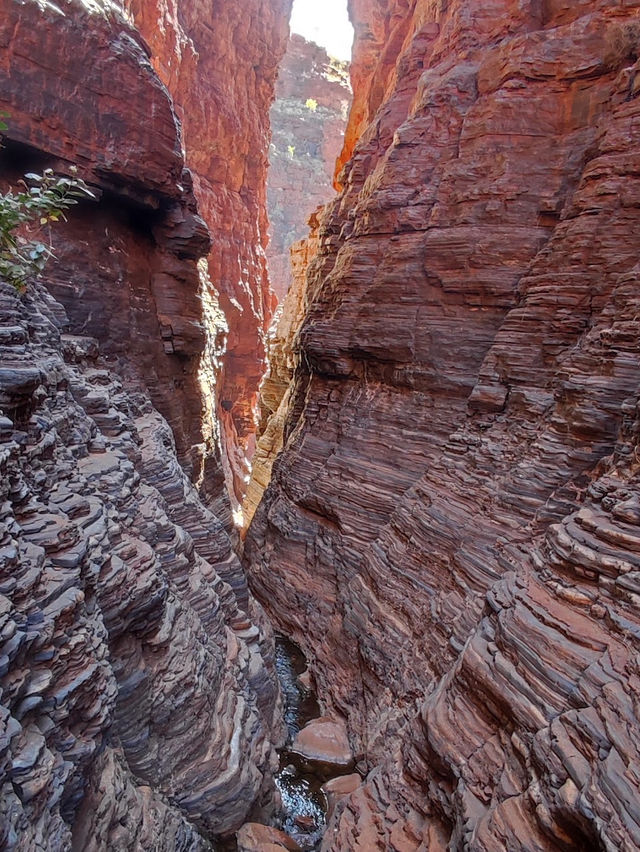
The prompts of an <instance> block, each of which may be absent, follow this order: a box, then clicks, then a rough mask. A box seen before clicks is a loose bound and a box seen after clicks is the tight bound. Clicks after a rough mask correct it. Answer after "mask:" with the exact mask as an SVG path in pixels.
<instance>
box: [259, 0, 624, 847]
mask: <svg viewBox="0 0 640 852" xmlns="http://www.w3.org/2000/svg"><path fill="white" fill-rule="evenodd" d="M353 5H354V10H355V18H356V25H357V32H356V48H355V52H354V58H355V67H354V70H353V79H354V80H355V92H354V102H355V104H356V109H362V110H364V111H363V112H362V116H364V118H363V117H362V116H361V117H360V118H358V114H357V113H356V117H355V119H354V121H355V122H356V124H355V125H352V127H353V126H355V127H357V122H358V121H362V122H363V124H362V125H361V127H365V126H366V128H365V129H364V130H363V131H362V132H361V131H360V130H358V131H357V133H356V135H357V136H359V141H358V143H357V145H356V147H355V150H354V155H353V157H352V159H351V160H350V162H349V163H348V164H347V165H346V168H345V170H344V171H343V172H342V175H341V177H340V181H341V183H342V185H343V186H344V191H343V194H342V196H341V197H340V198H339V199H338V200H337V201H336V202H335V203H334V204H332V205H331V206H329V208H328V209H327V210H326V212H325V214H324V216H323V218H322V219H321V222H320V228H319V232H318V239H319V250H318V254H317V257H316V259H315V260H314V261H313V262H312V264H311V266H310V269H309V272H308V282H307V289H306V294H305V296H304V298H305V315H304V320H303V323H302V326H301V329H300V331H299V335H298V338H297V341H291V340H290V342H289V346H290V347H292V348H293V349H294V350H295V349H297V354H296V359H295V362H296V363H295V381H294V383H293V385H292V387H291V389H290V391H289V393H290V394H291V402H290V405H289V408H288V414H287V419H286V423H285V436H286V445H285V449H284V451H283V453H282V454H281V455H280V457H279V458H278V460H277V461H276V464H275V465H274V474H273V479H272V482H271V485H270V486H269V488H268V490H267V492H266V494H265V496H264V498H263V500H262V503H261V505H260V507H259V508H258V511H257V513H256V515H255V518H254V521H253V524H252V526H251V528H250V530H249V534H248V537H247V542H246V549H245V553H246V556H247V564H248V565H250V566H251V571H252V576H253V581H252V582H253V586H254V588H255V589H256V591H257V593H258V595H259V597H260V598H261V599H262V600H263V601H264V602H265V604H266V606H267V608H268V611H269V613H270V614H271V616H272V618H273V619H274V620H275V621H276V622H277V623H278V624H279V625H280V627H281V629H283V630H284V631H285V632H286V633H288V634H289V635H291V636H292V637H293V638H294V639H295V641H297V642H299V643H300V644H301V645H302V646H303V647H304V649H305V650H306V651H307V653H309V654H310V655H311V656H312V657H314V658H315V667H314V670H315V675H316V679H317V681H318V683H319V693H320V694H322V695H324V696H328V701H329V703H330V704H331V705H332V706H333V710H334V712H338V713H341V714H343V715H344V716H345V717H346V718H347V720H348V723H349V728H350V731H351V737H352V744H353V745H354V746H355V751H356V753H358V752H360V753H362V754H363V755H364V759H365V760H366V763H367V765H368V768H369V774H368V776H367V779H366V781H365V783H364V784H363V785H362V786H361V787H359V788H358V789H357V790H356V791H355V792H354V793H352V795H351V796H350V798H349V799H348V800H346V804H345V803H344V802H343V803H340V804H339V805H338V807H337V809H336V814H335V816H334V821H333V825H332V826H331V827H330V828H329V830H328V832H327V835H326V837H325V841H324V847H323V848H325V849H335V850H344V849H350V850H363V852H364V850H372V849H380V850H383V849H384V850H396V852H399V850H416V849H421V850H422V849H424V850H427V849H429V850H437V849H443V850H444V849H447V848H453V849H462V848H465V849H477V850H487V852H489V851H490V850H496V849H515V848H518V849H526V850H556V849H557V850H585V849H608V850H617V849H624V850H632V849H636V848H637V847H638V845H639V844H640V807H639V804H638V803H639V802H640V795H639V792H640V791H639V789H638V785H639V782H638V774H637V771H636V768H635V767H636V766H637V761H638V754H637V748H638V746H637V742H638V736H637V735H638V671H637V659H636V657H637V652H638V614H637V598H636V585H637V578H636V574H637V553H638V548H639V540H640V530H639V525H638V524H639V517H638V509H637V506H638V499H639V492H638V456H637V454H638V415H637V411H638V409H637V404H638V393H639V386H638V377H639V375H640V372H639V368H640V347H639V345H638V339H639V333H640V327H639V319H638V316H639V314H638V269H639V267H638V258H639V251H638V239H637V234H638V227H639V225H640V222H639V219H640V213H639V209H640V208H639V205H638V200H639V199H640V184H639V183H638V172H639V168H638V166H639V164H638V150H639V149H638V138H637V126H638V120H639V118H640V99H639V98H638V97H637V94H638V91H639V90H640V85H639V83H640V65H639V64H638V63H636V62H635V59H636V57H637V54H638V42H637V32H638V28H637V19H638V5H639V4H637V3H633V2H632V3H627V4H625V5H624V7H622V6H621V5H620V4H619V3H617V2H604V0H601V2H598V0H583V2H579V3H567V2H563V0H558V2H555V0H554V2H548V3H544V4H540V3H534V2H525V3H513V2H509V0H495V2H492V3H486V2H464V3H463V2H451V3H447V4H444V3H442V4H441V3H434V2H429V0H424V2H422V1H421V0H417V2H410V3H405V2H403V3H394V2H391V3H383V2H380V3H373V4H362V6H363V8H362V9H359V8H358V6H359V4H353ZM361 17H363V20H364V23H363V21H361V20H360V18H361ZM634 22H635V23H636V26H635V27H634V26H628V25H629V24H630V23H631V24H633V23H634ZM381 27H382V30H381V29H380V28H381ZM383 31H384V33H386V36H385V37H384V38H383V37H382V36H380V39H382V43H383V44H384V49H383V50H382V51H381V53H380V57H379V60H378V61H377V63H373V65H372V64H371V62H372V55H373V54H372V52H371V50H370V48H371V44H370V42H371V39H372V36H371V33H374V34H375V33H376V32H377V33H379V32H383ZM358 57H360V59H358ZM363 57H364V59H363ZM367 57H368V58H367ZM358 80H361V81H364V85H365V88H364V90H363V89H362V88H361V86H362V83H360V84H359V83H358ZM358 105H361V107H358ZM347 141H348V140H347Z"/></svg>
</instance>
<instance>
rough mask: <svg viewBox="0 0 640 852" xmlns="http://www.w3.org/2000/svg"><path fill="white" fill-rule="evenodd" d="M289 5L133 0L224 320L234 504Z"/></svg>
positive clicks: (243, 478)
mask: <svg viewBox="0 0 640 852" xmlns="http://www.w3.org/2000/svg"><path fill="white" fill-rule="evenodd" d="M291 3H292V0H243V2H237V3H231V2H217V0H215V1H214V0H189V2H187V3H184V2H180V3H179V2H177V0H170V2H167V3H165V2H152V0H126V2H125V4H124V5H125V6H126V7H127V8H128V9H129V10H130V12H131V14H132V16H133V19H134V20H135V22H136V26H137V27H138V28H139V29H140V31H141V33H142V35H143V36H144V37H145V38H146V39H147V41H148V43H149V45H150V46H151V50H152V62H153V64H154V67H155V68H156V70H157V72H158V75H159V76H160V79H161V80H162V81H163V82H164V83H165V84H166V86H167V88H168V89H169V91H170V92H171V95H172V98H173V101H174V104H175V107H176V112H177V114H178V117H179V118H180V120H181V122H182V125H183V137H184V147H185V158H186V163H187V166H188V167H189V169H190V170H191V172H192V174H193V181H194V193H195V196H196V198H197V200H198V209H199V212H200V215H201V216H202V217H203V219H204V221H205V222H206V223H207V225H208V227H209V230H210V232H211V234H212V237H213V244H212V248H211V251H210V253H209V255H208V268H209V276H210V278H211V281H212V284H213V286H214V288H215V290H216V292H217V294H218V297H219V301H220V306H221V308H222V310H223V311H224V314H225V317H226V321H227V324H228V334H227V335H226V340H225V350H226V353H225V357H224V361H223V363H222V367H221V371H220V373H219V375H218V377H217V380H216V385H217V411H218V418H219V421H220V424H221V428H222V437H223V449H224V455H223V463H224V467H225V474H226V478H227V484H228V487H229V491H230V493H231V495H232V499H233V500H234V503H235V502H236V501H238V502H240V501H241V500H242V497H243V496H244V492H245V489H246V484H247V481H248V472H249V463H248V457H250V456H251V454H252V452H253V447H254V435H255V427H256V412H257V408H258V400H257V395H258V385H259V383H260V380H261V378H262V375H263V373H264V370H265V363H266V362H265V346H266V334H267V330H268V328H269V324H270V322H271V317H272V313H273V310H274V308H275V304H276V300H275V296H274V295H273V294H272V292H271V289H270V287H269V280H268V276H267V267H266V259H265V253H264V250H265V247H266V245H267V242H268V235H267V213H266V177H267V168H268V150H269V142H270V135H271V134H270V127H269V107H270V105H271V102H272V100H273V92H274V86H275V79H276V73H277V69H278V64H279V62H280V60H281V59H282V56H283V54H284V52H285V48H286V44H287V38H288V35H289V30H288V17H289V14H290V12H291Z"/></svg>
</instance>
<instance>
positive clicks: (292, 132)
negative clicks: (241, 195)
mask: <svg viewBox="0 0 640 852" xmlns="http://www.w3.org/2000/svg"><path fill="white" fill-rule="evenodd" d="M350 103H351V88H350V85H349V73H348V64H347V63H345V62H340V61H338V60H336V59H331V58H330V57H329V56H328V55H327V53H326V51H325V50H323V48H321V47H319V46H318V45H317V44H313V43H312V42H308V41H306V40H305V39H304V38H302V36H300V35H297V34H294V35H292V36H291V38H290V40H289V45H288V47H287V52H286V54H285V56H284V59H283V60H282V64H281V65H280V68H279V70H278V83H277V86H276V100H275V101H274V104H273V106H272V108H271V129H272V133H273V135H272V139H271V148H270V154H269V178H268V185H267V211H268V214H269V231H270V235H271V239H270V241H269V246H268V248H267V260H268V263H269V275H270V278H271V286H272V288H273V290H274V292H275V294H276V295H277V297H278V299H279V300H282V299H283V298H284V296H285V295H286V293H287V290H288V289H289V287H290V286H291V282H292V280H293V279H292V275H291V269H290V258H289V250H290V248H291V246H292V245H293V244H294V243H296V242H298V241H299V240H301V239H302V238H303V237H306V235H307V226H306V222H307V219H308V217H309V216H310V215H311V213H313V211H314V210H315V209H316V208H317V207H319V206H320V205H321V204H325V203H326V202H327V201H329V200H330V199H331V198H332V197H333V195H334V191H333V174H334V171H335V168H336V158H337V156H338V154H339V152H340V149H341V148H342V145H343V139H344V129H345V125H346V117H347V114H348V111H349V105H350Z"/></svg>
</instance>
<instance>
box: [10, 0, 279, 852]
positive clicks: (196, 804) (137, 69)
mask: <svg viewBox="0 0 640 852" xmlns="http://www.w3.org/2000/svg"><path fill="white" fill-rule="evenodd" d="M1 7H2V8H1V12H2V14H1V15H0V111H2V112H3V113H6V114H7V117H6V119H5V121H6V123H7V124H8V128H9V129H8V130H7V132H6V134H3V139H2V149H0V182H1V184H2V188H3V189H5V188H6V186H7V185H9V184H10V185H14V186H15V185H16V184H17V181H19V180H20V178H21V176H22V175H23V174H24V173H25V172H29V171H35V172H40V171H42V170H43V169H45V168H48V167H51V168H53V169H55V170H56V171H57V172H60V173H62V174H69V173H70V169H71V168H72V167H76V168H77V170H78V175H79V176H80V177H82V178H84V180H85V181H86V182H87V183H88V184H89V186H90V187H91V189H92V191H93V193H94V195H95V199H94V200H86V201H83V202H81V203H80V204H79V205H78V206H77V207H75V208H72V209H71V210H70V211H69V213H68V215H67V220H66V221H65V222H62V221H61V222H58V223H57V225H55V226H53V227H52V229H51V233H50V234H49V233H48V231H46V230H45V232H44V233H43V235H42V236H43V238H44V239H45V240H48V239H49V237H50V238H51V239H52V241H53V249H54V252H55V261H51V262H50V263H49V265H48V267H47V269H46V272H45V276H44V278H43V280H42V281H40V282H37V281H32V282H30V283H29V285H28V286H27V288H26V291H25V292H24V293H22V294H20V293H18V292H16V291H15V290H14V289H13V288H12V287H11V286H9V285H8V284H6V283H4V282H0V847H2V848H3V849H20V850H26V849H34V850H36V849H38V850H47V852H49V850H62V849H70V848H71V849H78V850H91V849H95V850H104V849H108V850H115V849H136V850H149V849H157V850H178V849H179V850H195V849H209V848H211V842H212V841H215V839H216V838H218V837H227V836H230V835H232V834H233V832H235V831H236V830H237V829H238V828H239V827H240V825H241V824H242V823H243V822H244V820H245V819H246V817H247V815H248V813H249V812H250V811H251V810H252V808H254V805H255V808H258V809H259V808H260V807H261V806H262V805H265V806H267V805H269V802H270V799H271V795H272V792H271V785H272V782H271V774H272V769H273V760H274V756H273V743H274V742H277V740H278V738H279V737H280V724H279V722H278V721H277V718H274V709H275V707H276V706H277V697H276V688H275V686H274V684H273V681H272V679H271V676H270V672H271V671H272V669H273V660H272V653H273V651H272V643H271V641H270V637H269V628H268V626H267V625H266V624H265V622H264V618H263V615H262V613H261V610H260V609H259V607H258V606H257V605H256V604H255V602H254V601H253V600H252V599H251V598H250V596H249V595H248V591H247V585H246V580H245V578H244V575H243V573H242V571H241V569H240V565H239V561H238V559H237V557H236V556H235V554H234V552H233V549H232V544H231V540H230V537H229V534H228V532H227V527H228V525H229V524H228V522H229V515H230V513H229V501H228V498H227V497H226V496H225V495H224V477H223V475H222V465H221V461H220V457H219V452H218V450H217V445H218V437H217V428H218V427H217V425H216V423H217V421H216V412H215V404H214V400H213V396H212V392H213V387H212V379H213V377H214V376H215V374H216V373H217V372H219V363H218V361H219V358H220V355H221V350H222V348H223V344H222V340H221V338H222V337H223V336H224V334H225V321H224V317H223V316H222V314H221V313H220V310H219V306H218V304H217V294H216V290H215V288H213V287H212V286H211V283H210V281H209V279H208V277H207V274H206V268H205V267H203V265H202V264H201V263H199V258H201V257H202V256H205V255H206V254H207V253H208V251H209V248H210V244H211V240H212V241H213V243H214V246H215V245H216V243H218V244H221V243H224V240H225V234H226V233H230V232H229V231H223V232H221V233H220V234H217V233H216V232H215V231H213V232H212V234H211V240H210V236H209V233H208V231H207V227H206V226H205V224H204V222H203V221H202V219H201V218H200V217H199V215H198V212H197V207H196V200H195V197H194V194H193V192H192V187H191V183H192V178H191V175H190V173H189V172H188V171H187V170H186V169H185V164H184V160H183V153H182V142H181V137H180V128H179V125H178V122H177V120H176V116H175V114H174V111H173V105H172V101H171V98H170V96H169V94H168V92H167V90H166V89H165V87H164V86H163V84H162V83H161V81H160V80H159V78H158V77H157V75H156V73H155V71H154V70H153V68H152V65H151V63H150V58H149V51H148V47H147V45H146V44H145V42H144V41H143V39H142V38H141V37H140V35H139V34H138V32H137V31H136V30H135V29H134V28H133V27H132V26H131V24H130V23H128V22H127V21H126V20H125V18H124V16H123V14H122V12H121V11H120V10H119V9H118V8H117V7H116V6H115V5H113V4H111V3H109V2H104V3H90V4H89V3H87V4H85V3H83V2H80V0H65V2H61V3H59V4H57V5H56V4H53V3H47V4H41V3H37V2H31V0H27V2H14V0H3V2H2V3H1ZM233 9H235V7H233ZM234 14H235V12H234ZM204 17H205V16H203V18H204ZM274 20H275V19H274ZM205 24H206V21H204V20H203V26H205ZM279 26H280V27H285V26H286V22H284V20H281V21H279ZM252 32H254V31H252ZM255 33H256V37H257V39H258V40H259V41H260V45H259V48H258V47H256V46H255V45H254V46H253V47H254V48H255V49H256V50H258V49H259V50H260V51H263V52H264V53H265V54H268V53H269V45H268V43H266V42H264V43H263V41H262V40H261V39H262V36H261V35H260V34H259V33H257V31H255ZM262 35H264V34H262ZM238 38H239V39H240V38H241V37H240V35H238ZM239 43H242V44H243V45H244V49H245V50H246V54H243V56H244V59H243V61H242V63H240V62H239V66H238V69H239V71H240V70H241V71H242V73H243V74H244V73H247V74H248V73H249V69H248V67H247V65H246V64H245V60H246V62H247V63H249V65H250V62H251V59H252V57H253V52H252V51H253V48H252V45H251V36H250V35H248V34H247V32H246V31H245V32H244V35H242V39H241V42H239ZM274 53H277V44H276V45H275V47H274ZM261 85H262V84H261ZM261 91H263V95H264V98H263V100H262V101H260V102H257V101H256V103H255V105H254V110H255V111H254V112H252V113H251V115H244V114H242V113H235V121H236V123H237V127H238V132H239V133H244V130H245V122H246V123H247V126H246V133H247V134H249V131H250V126H249V125H251V127H253V125H252V124H251V122H252V121H253V119H254V118H255V117H256V116H257V115H258V114H259V115H260V118H261V121H262V125H261V127H262V129H263V130H264V128H266V121H267V117H266V114H267V109H268V105H269V101H270V97H269V89H268V83H264V86H263V90H261ZM229 97H230V98H232V93H229ZM233 109H234V107H233V103H232V100H230V101H229V103H227V105H226V111H227V113H228V114H231V113H232V112H233ZM253 130H254V131H255V128H253ZM264 132H265V133H266V131H264ZM258 135H260V136H261V131H260V132H259V133H258ZM261 139H262V136H261ZM262 142H263V143H264V145H263V148H258V149H256V150H257V151H258V153H257V157H258V159H260V157H261V156H262V155H261V154H260V151H263V150H264V148H265V147H266V137H265V138H264V139H262ZM210 144H211V145H215V144H217V143H216V140H215V138H213V137H211V139H210ZM238 156H239V158H240V159H241V156H240V155H238ZM251 168H254V169H256V170H259V168H258V165H256V164H253V165H251V163H248V164H247V170H248V171H250V170H251ZM260 168H261V166H260ZM254 178H255V181H256V182H257V181H258V177H257V174H256V175H254ZM254 178H252V180H254ZM256 185H257V183H256ZM257 191H258V190H256V192H257ZM243 203H244V202H243ZM247 204H248V205H249V206H251V205H254V206H255V204H257V202H254V201H251V202H249V201H247ZM262 215H263V214H262ZM248 218H251V217H250V216H248ZM242 221H244V220H240V219H238V223H237V224H238V229H239V230H238V234H237V236H236V237H234V239H235V243H234V249H233V251H235V252H236V254H237V255H238V256H240V255H241V253H242V251H243V250H244V249H243V246H244V242H243V241H244V240H245V239H247V240H248V239H250V238H251V239H252V237H249V236H246V235H244V236H243V226H242ZM256 227H257V225H256ZM229 240H231V237H229ZM214 250H215V249H214ZM230 251H231V250H230ZM260 251H261V249H260V247H258V249H257V253H258V254H259V253H260ZM219 256H220V255H219ZM247 262H248V263H249V261H247ZM252 262H253V261H252ZM238 263H240V261H238ZM256 263H257V261H256ZM247 298H249V297H247ZM256 311H258V308H256ZM256 316H257V313H256ZM254 332H255V328H254ZM254 338H255V334H254ZM252 345H253V344H252Z"/></svg>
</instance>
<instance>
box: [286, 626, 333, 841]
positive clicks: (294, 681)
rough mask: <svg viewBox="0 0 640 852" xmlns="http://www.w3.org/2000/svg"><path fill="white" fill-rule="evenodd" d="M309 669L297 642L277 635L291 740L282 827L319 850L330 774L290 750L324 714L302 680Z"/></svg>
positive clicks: (289, 742)
mask: <svg viewBox="0 0 640 852" xmlns="http://www.w3.org/2000/svg"><path fill="white" fill-rule="evenodd" d="M306 668H307V662H306V660H305V657H304V654H303V653H302V651H301V650H300V648H298V646H297V645H295V644H294V643H293V642H291V641H289V640H288V639H285V638H284V637H280V636H279V637H276V671H277V674H278V679H279V681H280V689H281V690H282V697H283V701H284V718H285V723H286V726H287V742H286V744H285V746H284V748H282V749H281V750H280V768H279V770H278V773H277V774H276V786H277V787H278V790H279V791H280V796H281V798H282V812H281V816H280V820H279V828H281V829H282V830H283V831H285V832H286V833H287V834H288V835H289V836H290V837H292V838H293V839H294V840H295V841H296V842H297V843H298V844H299V846H300V847H301V849H304V850H318V849H320V844H321V841H322V835H323V833H324V829H325V825H326V812H327V801H326V798H325V795H324V793H323V792H322V790H321V789H320V788H321V787H322V785H323V784H324V783H325V781H327V780H328V776H324V777H323V776H321V775H318V774H316V773H314V772H311V771H309V769H308V768H305V767H304V766H303V764H302V762H301V761H300V759H299V758H298V756H297V755H295V754H293V753H292V752H291V751H290V748H291V745H292V743H293V740H294V739H295V737H296V735H297V733H298V732H299V731H300V729H301V728H303V727H304V726H305V725H306V724H307V722H310V721H311V719H316V718H317V717H318V716H320V705H319V704H318V700H317V698H316V696H315V693H314V692H313V690H311V689H306V688H305V687H304V686H303V685H302V684H301V683H300V681H299V680H298V676H299V675H301V674H302V673H303V672H304V671H305V670H306Z"/></svg>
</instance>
